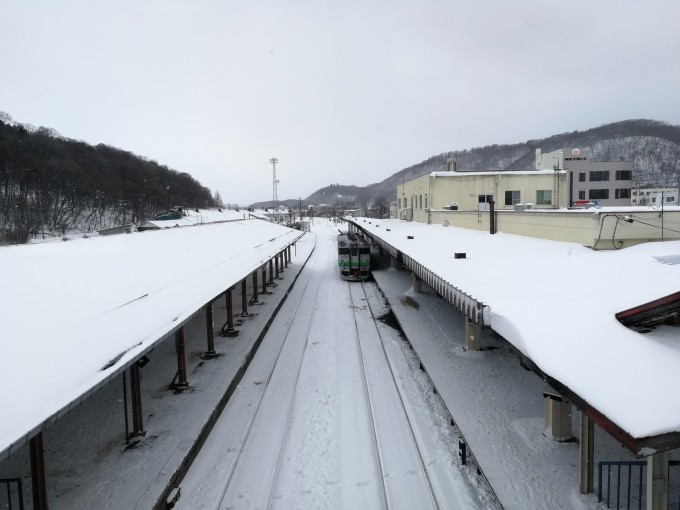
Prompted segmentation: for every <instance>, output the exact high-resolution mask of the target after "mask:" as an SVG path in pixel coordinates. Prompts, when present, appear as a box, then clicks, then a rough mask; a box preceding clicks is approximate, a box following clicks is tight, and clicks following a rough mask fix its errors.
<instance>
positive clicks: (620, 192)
mask: <svg viewBox="0 0 680 510" xmlns="http://www.w3.org/2000/svg"><path fill="white" fill-rule="evenodd" d="M614 196H615V197H616V198H630V190H629V189H617V190H614Z"/></svg>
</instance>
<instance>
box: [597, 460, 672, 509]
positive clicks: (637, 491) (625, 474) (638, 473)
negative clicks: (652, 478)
mask: <svg viewBox="0 0 680 510" xmlns="http://www.w3.org/2000/svg"><path fill="white" fill-rule="evenodd" d="M679 465H680V461H677V460H671V461H668V466H669V468H670V467H672V466H679ZM645 466H647V461H645V460H619V461H603V462H598V464H597V501H598V502H604V503H605V504H606V505H607V508H611V505H612V504H613V503H614V502H613V501H612V498H613V497H615V498H616V501H615V506H614V508H617V509H619V508H625V509H626V510H630V509H631V508H637V509H638V510H642V509H643V508H644V507H645V504H646V502H645V499H644V498H643V492H644V490H645V482H646V480H645V476H644V473H645ZM605 469H606V479H605V480H603V471H604V470H605ZM612 476H613V480H612ZM613 485H614V486H615V487H616V489H615V490H616V494H615V495H613V494H612V492H613V490H612V486H613ZM622 489H623V491H622ZM669 508H670V507H669ZM675 508H678V510H680V500H679V501H678V505H677V506H676V507H675Z"/></svg>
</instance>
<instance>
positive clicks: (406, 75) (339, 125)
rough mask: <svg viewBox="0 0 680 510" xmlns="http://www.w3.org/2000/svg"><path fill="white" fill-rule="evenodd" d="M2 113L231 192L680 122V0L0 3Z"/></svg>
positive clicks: (287, 187) (316, 182) (357, 176)
mask: <svg viewBox="0 0 680 510" xmlns="http://www.w3.org/2000/svg"><path fill="white" fill-rule="evenodd" d="M0 111H4V112H6V113H9V114H10V115H11V116H12V117H13V118H14V119H15V120H16V121H18V122H22V123H30V124H33V125H36V126H46V127H51V128H54V129H56V130H57V131H59V132H60V133H61V134H62V135H63V136H66V137H69V138H75V139H80V140H84V141H86V142H88V143H92V144H97V143H105V144H108V145H113V146H115V147H119V148H121V149H125V150H128V151H131V152H134V153H135V154H138V155H141V156H145V157H148V158H150V159H153V160H156V161H158V162H159V163H161V164H165V165H167V166H169V167H170V168H173V169H175V170H178V171H181V172H188V173H190V174H191V175H192V176H194V177H195V178H196V179H198V180H199V181H200V182H201V183H202V184H203V185H205V186H207V187H209V188H210V189H211V190H212V191H213V192H214V191H215V190H219V191H220V193H221V195H222V198H223V199H224V201H225V202H232V203H240V204H242V205H246V204H249V203H252V202H254V201H259V200H271V197H272V168H271V164H270V163H269V160H270V158H271V157H274V156H275V157H277V158H278V159H279V164H278V165H277V174H278V178H279V179H280V181H281V182H280V184H279V187H278V195H279V199H286V198H298V197H302V198H304V197H306V196H307V195H309V194H311V193H312V192H314V191H316V190H317V189H318V188H320V187H322V186H326V185H328V184H330V183H336V182H337V183H341V184H355V185H359V186H364V185H367V184H371V183H373V182H378V181H382V180H383V179H385V178H387V177H388V176H390V175H391V174H392V173H394V172H397V171H399V170H401V169H402V168H405V167H407V166H410V165H412V164H415V163H419V162H420V161H422V160H424V159H426V158H428V157H430V156H432V155H434V154H439V153H442V152H446V151H449V150H456V149H468V148H472V147H480V146H483V145H488V144H493V143H498V144H503V143H516V142H522V141H525V140H527V139H533V138H542V137H546V136H550V135H553V134H557V133H562V132H565V131H573V130H583V129H588V128H591V127H596V126H599V125H601V124H605V123H609V122H615V121H619V120H625V119H631V118H649V119H655V120H661V121H666V122H670V123H672V124H680V2H678V1H677V0H644V1H639V0H603V1H599V0H588V1H586V0H569V1H564V0H561V1H558V0H513V1H509V0H487V1H483V0H479V1H472V0H471V1H467V2H463V1H455V0H450V1H444V0H412V1H405V0H396V1H395V0H390V1H381V2H377V1H370V0H364V1H359V0H342V1H333V2H331V1H327V0H314V1H312V0H306V1H301V0H298V1H295V0H292V1H288V0H278V1H275V0H262V1H255V0H253V1H245V0H244V1H231V0H224V1H207V0H206V1H204V0H191V1H189V0H182V1H179V0H155V1H138V0H134V1H127V0H116V1H92V0H59V1H58V2H55V1H32V0H0Z"/></svg>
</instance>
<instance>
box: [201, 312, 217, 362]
mask: <svg viewBox="0 0 680 510" xmlns="http://www.w3.org/2000/svg"><path fill="white" fill-rule="evenodd" d="M205 333H206V337H207V339H208V350H207V351H205V356H204V357H205V358H214V357H215V356H217V352H216V351H215V323H214V322H213V304H212V301H211V302H210V303H207V304H206V305H205Z"/></svg>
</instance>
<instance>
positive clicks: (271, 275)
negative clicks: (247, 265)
mask: <svg viewBox="0 0 680 510" xmlns="http://www.w3.org/2000/svg"><path fill="white" fill-rule="evenodd" d="M276 276H278V272H277V275H276ZM267 284H268V285H270V286H273V285H274V259H273V258H272V259H269V281H268V282H267Z"/></svg>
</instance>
